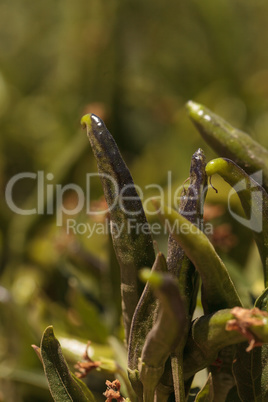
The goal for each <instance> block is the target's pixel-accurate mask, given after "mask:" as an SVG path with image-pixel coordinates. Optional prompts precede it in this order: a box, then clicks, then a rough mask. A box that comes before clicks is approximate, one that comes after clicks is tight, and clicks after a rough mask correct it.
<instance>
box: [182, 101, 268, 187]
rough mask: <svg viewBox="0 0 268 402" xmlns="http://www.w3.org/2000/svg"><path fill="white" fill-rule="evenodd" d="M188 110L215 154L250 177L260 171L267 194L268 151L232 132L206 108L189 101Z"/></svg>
mask: <svg viewBox="0 0 268 402" xmlns="http://www.w3.org/2000/svg"><path fill="white" fill-rule="evenodd" d="M187 109H188V112H189V115H190V118H191V120H192V121H193V123H194V124H195V126H196V127H197V129H198V130H199V132H200V134H201V135H202V137H203V138H204V140H205V141H206V142H207V143H208V144H209V145H210V146H211V147H212V148H213V149H214V151H216V152H217V153H218V154H219V155H220V156H223V157H226V158H230V159H232V160H233V161H234V162H235V163H237V164H238V165H239V166H241V167H242V168H243V169H244V170H245V171H246V172H247V173H249V174H251V173H254V172H256V171H259V170H261V171H262V172H263V177H264V187H265V189H266V190H267V189H268V151H267V150H266V149H265V148H264V147H262V146H261V145H260V144H258V143H257V142H256V141H254V140H253V139H252V138H251V137H250V136H249V135H248V134H246V133H244V132H242V131H240V130H237V129H235V128H234V127H232V126H231V125H230V124H229V123H227V122H226V121H225V120H224V119H222V118H221V117H219V116H217V115H216V114H214V113H212V112H211V111H210V110H209V109H207V108H206V107H204V106H202V105H200V104H198V103H195V102H192V101H190V102H188V103H187Z"/></svg>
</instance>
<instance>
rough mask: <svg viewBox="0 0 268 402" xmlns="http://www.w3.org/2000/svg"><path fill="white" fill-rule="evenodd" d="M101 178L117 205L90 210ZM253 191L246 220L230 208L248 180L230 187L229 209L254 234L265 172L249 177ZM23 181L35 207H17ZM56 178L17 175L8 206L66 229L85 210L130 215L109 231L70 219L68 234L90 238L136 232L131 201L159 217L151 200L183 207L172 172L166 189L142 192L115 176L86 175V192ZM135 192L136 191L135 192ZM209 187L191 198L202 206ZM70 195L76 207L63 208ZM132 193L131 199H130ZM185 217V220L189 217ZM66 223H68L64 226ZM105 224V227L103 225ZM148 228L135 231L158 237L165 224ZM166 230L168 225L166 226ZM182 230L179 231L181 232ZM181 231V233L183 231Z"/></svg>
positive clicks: (9, 188)
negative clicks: (31, 186) (31, 185)
mask: <svg viewBox="0 0 268 402" xmlns="http://www.w3.org/2000/svg"><path fill="white" fill-rule="evenodd" d="M96 178H98V180H99V179H100V178H102V179H105V180H109V181H110V186H111V189H112V191H113V193H114V194H113V195H114V197H113V198H114V203H113V205H110V207H109V208H108V207H107V209H101V210H94V209H91V192H92V189H91V187H92V180H93V179H96ZM250 178H251V180H250V190H251V197H252V200H251V210H250V211H248V212H249V213H248V216H249V215H250V217H249V218H248V219H247V218H245V217H243V216H240V215H238V214H237V213H236V212H235V211H234V210H232V205H231V197H232V196H233V194H235V193H237V194H239V193H240V192H243V191H244V190H246V189H247V188H248V184H247V183H246V181H245V180H242V181H240V182H238V183H236V184H235V185H234V186H233V187H232V188H230V191H229V194H228V210H229V212H230V214H231V215H232V217H233V218H234V219H235V220H236V221H238V222H239V223H240V224H242V225H243V226H245V227H248V228H250V229H252V230H254V231H255V232H257V233H259V232H261V231H262V208H263V205H262V204H263V200H262V192H261V191H260V187H259V185H258V184H257V183H260V184H261V182H262V172H261V171H259V172H257V173H255V174H253V175H251V176H250ZM21 180H32V181H34V182H35V184H36V205H35V206H34V207H32V208H29V209H27V208H23V207H21V206H19V205H18V200H15V199H14V194H15V187H16V185H17V184H18V182H20V181H21ZM53 181H54V175H53V174H52V173H45V172H43V171H38V172H37V173H33V172H22V173H18V174H16V175H14V176H13V177H12V178H11V179H10V180H9V182H8V183H7V185H6V189H5V199H6V203H7V205H8V207H9V208H10V210H11V211H13V212H14V213H15V214H19V215H36V214H38V215H55V216H56V225H57V226H63V224H65V223H66V219H65V220H64V216H70V217H74V216H75V215H77V214H78V213H79V212H81V211H82V210H83V209H84V210H85V211H86V213H87V214H88V215H91V216H94V215H105V214H106V213H108V212H109V211H112V210H113V208H115V207H116V208H120V209H121V210H122V211H124V213H126V214H127V216H128V218H129V225H128V228H127V229H126V228H122V227H116V224H115V223H113V222H110V226H109V228H108V226H107V223H98V224H97V223H96V224H91V225H90V224H89V223H77V221H76V220H75V219H73V218H70V219H67V223H66V230H67V233H70V232H71V231H72V232H73V233H74V234H86V235H87V236H89V237H91V236H92V234H93V233H94V232H97V233H99V234H100V233H106V232H107V230H110V231H111V230H112V231H114V233H117V234H118V235H120V233H122V231H123V230H131V231H132V232H133V230H134V228H133V225H134V222H135V216H136V215H138V214H140V212H141V211H138V210H135V211H133V210H128V206H129V205H130V203H131V201H134V202H135V201H137V200H141V201H142V204H143V209H144V211H145V213H146V214H147V215H156V214H157V213H158V211H154V210H153V211H152V209H151V208H150V203H151V200H152V199H155V198H157V199H159V200H160V202H161V203H162V204H166V205H173V206H174V208H175V209H177V210H179V204H180V194H181V192H182V189H183V186H180V187H177V188H176V190H175V192H174V191H172V189H173V187H174V186H173V185H172V172H171V171H169V172H167V184H166V186H165V188H162V187H161V186H160V185H158V184H148V185H146V186H145V187H144V189H142V188H141V187H140V186H138V185H134V184H129V185H126V186H124V187H123V188H122V189H120V190H119V187H118V185H117V183H116V181H115V179H114V178H113V177H111V176H110V175H107V174H104V173H102V174H99V173H88V174H87V175H86V183H85V184H86V185H85V190H84V189H82V188H81V187H80V186H79V185H77V184H75V183H69V184H66V185H62V184H55V183H54V182H53ZM133 190H134V191H133ZM206 190H207V188H203V189H200V193H198V194H194V193H193V194H191V197H192V199H199V200H201V203H203V202H204V198H205V197H204V194H205V193H206ZM146 191H149V192H150V191H153V192H154V196H153V197H152V196H151V197H149V196H146ZM67 192H72V193H74V194H75V195H76V199H77V202H76V205H75V206H74V207H72V208H67V207H66V206H65V205H64V197H65V195H66V193H67ZM130 194H131V196H130ZM195 212H196V211H189V212H187V215H188V216H191V214H195ZM187 215H186V217H187ZM64 222H65V223H64ZM101 225H102V226H101ZM152 225H154V226H150V228H149V229H148V227H142V228H140V227H139V228H138V227H137V228H136V229H135V230H136V231H137V232H138V231H148V230H151V232H152V233H155V234H158V233H159V232H160V230H161V227H162V225H160V224H159V223H158V224H156V223H153V224H152ZM208 225H209V224H207V226H206V227H203V230H204V232H205V233H206V232H207V234H211V233H212V231H213V229H212V227H210V228H209V227H208ZM165 227H166V226H165ZM178 230H179V229H178ZM180 230H182V229H181V228H180Z"/></svg>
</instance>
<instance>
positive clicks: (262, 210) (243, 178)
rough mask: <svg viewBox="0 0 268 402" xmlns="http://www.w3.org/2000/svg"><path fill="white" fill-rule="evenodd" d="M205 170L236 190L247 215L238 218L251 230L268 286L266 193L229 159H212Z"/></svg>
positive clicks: (267, 199)
mask: <svg viewBox="0 0 268 402" xmlns="http://www.w3.org/2000/svg"><path fill="white" fill-rule="evenodd" d="M206 172H207V175H208V176H211V175H213V174H215V173H217V174H219V175H220V176H221V177H222V178H223V179H224V180H225V181H226V182H227V183H229V184H230V185H231V186H232V187H233V190H231V191H233V192H234V190H235V191H236V192H237V195H238V196H239V198H240V201H241V204H242V207H243V209H244V212H245V215H246V217H247V220H246V219H244V218H241V217H238V219H239V221H240V222H241V223H244V224H245V225H246V226H248V227H251V229H252V231H253V236H254V238H255V241H256V244H257V246H258V249H259V253H260V256H261V260H262V263H263V269H264V283H265V287H268V194H267V193H266V191H265V190H264V189H263V188H262V187H261V186H260V185H259V184H258V183H257V182H256V181H255V180H254V179H253V178H251V177H250V176H248V175H247V173H246V172H244V170H243V169H241V168H240V167H239V166H237V165H236V164H235V163H234V162H233V161H231V160H229V159H225V158H218V159H213V160H212V161H210V162H209V163H208V164H207V166H206ZM231 194H232V193H231Z"/></svg>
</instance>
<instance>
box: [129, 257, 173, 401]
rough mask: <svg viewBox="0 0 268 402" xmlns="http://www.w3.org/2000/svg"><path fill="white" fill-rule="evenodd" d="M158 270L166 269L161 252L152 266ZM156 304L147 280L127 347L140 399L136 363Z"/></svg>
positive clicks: (132, 374)
mask: <svg viewBox="0 0 268 402" xmlns="http://www.w3.org/2000/svg"><path fill="white" fill-rule="evenodd" d="M158 271H159V272H165V271H167V266H166V260H165V257H164V255H163V254H162V253H158V254H157V256H156V260H155V263H154V265H153V267H152V272H158ZM158 306H159V302H158V300H157V299H156V297H155V295H154V292H153V289H152V286H151V285H150V283H148V282H147V284H146V286H145V288H144V291H143V293H142V295H141V298H140V300H139V302H138V305H137V307H136V309H135V312H134V315H133V318H132V323H131V329H130V336H129V347H128V372H129V378H130V381H131V384H132V387H133V389H134V391H135V392H136V394H137V395H138V396H139V398H140V399H142V394H143V389H142V383H141V381H140V379H139V371H138V363H139V358H140V357H141V353H142V348H143V345H144V341H145V338H146V336H147V335H148V333H149V332H150V330H151V329H152V327H153V325H154V323H155V321H156V316H157V312H158V309H159V308H158Z"/></svg>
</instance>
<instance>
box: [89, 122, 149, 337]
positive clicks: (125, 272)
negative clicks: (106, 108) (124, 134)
mask: <svg viewBox="0 0 268 402" xmlns="http://www.w3.org/2000/svg"><path fill="white" fill-rule="evenodd" d="M81 124H82V125H83V126H84V127H86V128H87V135H88V138H89V141H90V144H91V147H92V150H93V153H94V156H95V158H96V161H97V165H98V171H99V175H100V179H101V181H102V186H103V191H104V195H105V198H106V201H107V204H108V206H109V212H110V218H111V220H110V222H111V232H112V238H113V243H114V249H115V253H116V256H117V259H118V262H119V265H120V270H121V294H122V310H123V321H124V326H125V333H126V340H127V341H128V337H129V331H130V325H131V320H132V316H133V314H134V310H135V308H136V305H137V303H138V301H139V298H140V296H141V293H142V290H143V285H142V283H141V282H139V280H138V271H139V269H141V268H144V267H152V265H153V263H154V260H155V253H154V248H153V241H152V237H151V234H150V231H149V225H148V222H147V220H146V217H145V214H144V211H143V207H142V203H141V200H140V198H139V196H138V193H137V191H136V188H135V185H134V183H133V179H132V177H131V174H130V172H129V170H128V168H127V166H126V164H125V162H124V160H123V158H122V156H121V154H120V152H119V150H118V147H117V145H116V143H115V141H114V139H113V137H112V135H111V134H110V132H109V131H108V130H107V128H106V126H105V124H104V123H103V121H102V120H101V119H100V118H99V117H97V116H95V115H94V114H88V115H85V116H84V117H83V118H82V120H81Z"/></svg>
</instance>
